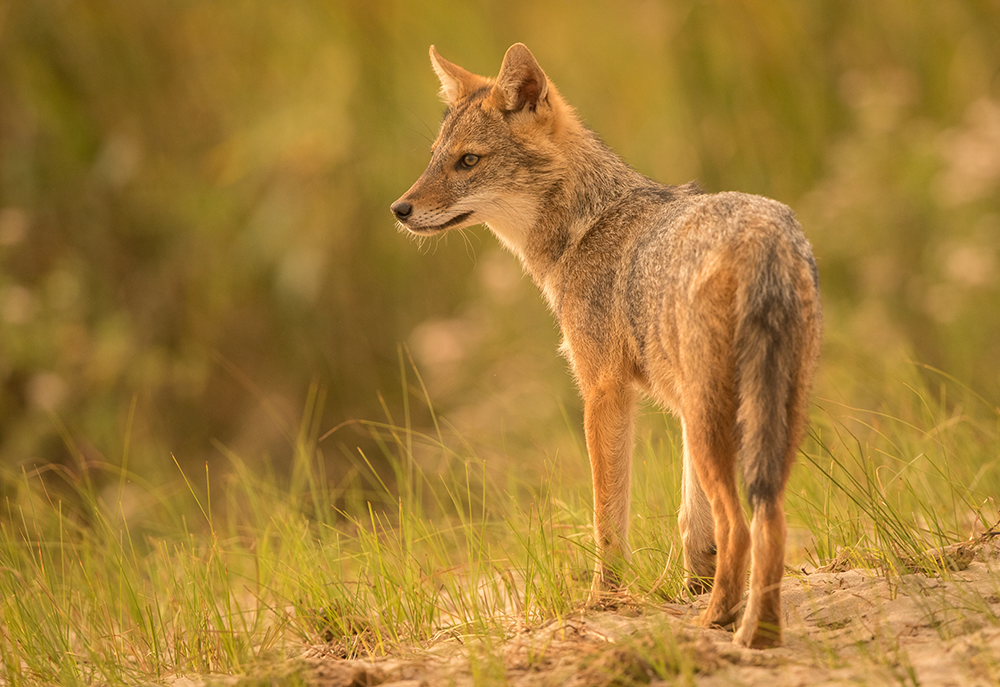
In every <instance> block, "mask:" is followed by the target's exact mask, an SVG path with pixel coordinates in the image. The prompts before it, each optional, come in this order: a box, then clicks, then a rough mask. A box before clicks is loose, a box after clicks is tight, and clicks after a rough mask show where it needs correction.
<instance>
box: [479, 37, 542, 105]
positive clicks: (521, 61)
mask: <svg viewBox="0 0 1000 687" xmlns="http://www.w3.org/2000/svg"><path fill="white" fill-rule="evenodd" d="M548 94H549V80H548V78H547V77H546V76H545V72H543V71H542V68H541V67H539V66H538V62H536V61H535V56H534V55H532V54H531V51H530V50H528V48H527V47H526V46H525V45H524V44H523V43H515V44H514V45H512V46H510V48H509V49H508V50H507V54H506V55H504V57H503V65H502V66H501V67H500V75H499V76H497V80H496V83H495V84H494V85H493V94H492V97H493V99H494V102H496V103H497V105H498V106H499V107H500V108H501V109H503V110H507V111H508V112H517V111H518V110H521V109H523V108H525V107H527V108H529V109H530V110H534V109H535V108H536V107H538V104H539V103H545V102H547V101H546V98H547V96H548Z"/></svg>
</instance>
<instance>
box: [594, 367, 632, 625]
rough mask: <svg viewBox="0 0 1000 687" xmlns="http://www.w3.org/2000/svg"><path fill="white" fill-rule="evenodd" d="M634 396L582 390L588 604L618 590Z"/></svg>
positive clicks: (611, 385)
mask: <svg viewBox="0 0 1000 687" xmlns="http://www.w3.org/2000/svg"><path fill="white" fill-rule="evenodd" d="M634 414H635V390H634V389H633V388H632V385H631V384H630V383H627V382H622V381H620V380H614V381H612V382H607V383H604V384H600V385H596V386H594V387H592V388H586V389H584V409H583V422H584V431H585V433H586V435H587V451H588V452H589V454H590V469H591V474H592V477H593V484H594V530H595V535H596V538H597V568H596V570H595V572H594V583H593V585H592V586H591V591H590V599H589V601H588V603H589V604H591V605H594V604H597V603H600V601H601V598H602V596H603V595H604V593H605V592H610V591H615V590H617V589H619V588H620V587H621V584H622V577H623V575H624V573H625V568H626V566H627V564H628V561H629V559H630V557H631V551H630V549H629V546H628V517H629V502H630V499H631V494H630V490H631V478H632V439H633V433H634V432H633V418H634Z"/></svg>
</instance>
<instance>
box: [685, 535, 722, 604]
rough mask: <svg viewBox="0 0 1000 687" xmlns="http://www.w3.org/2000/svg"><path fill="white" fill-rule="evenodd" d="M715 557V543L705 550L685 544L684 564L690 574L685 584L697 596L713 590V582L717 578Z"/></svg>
mask: <svg viewBox="0 0 1000 687" xmlns="http://www.w3.org/2000/svg"><path fill="white" fill-rule="evenodd" d="M715 559H716V552H715V545H714V544H713V545H712V546H711V547H709V548H707V549H704V550H698V549H696V548H695V547H693V546H685V548H684V566H685V567H686V568H687V571H688V576H687V578H686V579H685V580H684V585H685V586H686V587H687V590H688V591H689V592H691V593H692V594H694V595H695V596H697V595H698V594H704V593H706V592H709V591H711V590H712V582H713V580H714V579H715Z"/></svg>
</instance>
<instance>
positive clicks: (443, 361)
mask: <svg viewBox="0 0 1000 687" xmlns="http://www.w3.org/2000/svg"><path fill="white" fill-rule="evenodd" d="M998 30H1000V5H998V4H997V3H996V2H993V1H992V0H979V1H975V0H966V1H958V0H955V1H953V2H932V1H931V2H918V3H914V2H911V1H910V0H884V1H883V2H879V3H869V2H854V1H850V2H840V1H834V0H827V1H824V2H821V1H819V0H810V1H807V2H798V1H791V0H788V1H781V2H772V3H767V4H759V3H752V2H748V1H734V2H724V3H723V2H707V1H694V0H691V1H683V0H682V1H678V2H655V1H653V0H646V1H642V2H638V1H637V2H624V3H615V4H610V3H590V2H576V3H570V2H565V1H564V2H547V3H538V2H525V1H505V2H458V1H455V2H444V1H442V2H437V3H409V2H401V1H399V0H395V1H392V0H386V1H381V0H380V1H379V2H363V1H361V0H341V1H331V2H321V1H319V0H292V1H290V2H283V3H265V2H250V1H236V0H234V1H227V2H197V1H194V0H190V1H189V0H175V1H173V2H154V1H151V0H140V1H130V2H107V1H104V2H101V1H98V0H52V1H44V2H41V1H33V0H0V461H2V464H3V465H5V466H7V467H8V468H12V467H15V466H16V467H19V466H26V467H27V468H29V469H30V467H31V466H33V465H38V464H46V463H63V464H71V465H75V464H78V461H81V460H82V461H85V462H93V463H101V462H110V463H114V464H118V463H120V462H121V461H123V460H127V461H128V464H129V469H130V470H134V471H136V472H139V473H141V474H144V475H146V477H147V479H149V480H151V481H153V482H155V481H157V480H159V479H163V478H164V477H165V476H170V477H171V478H172V479H173V478H175V476H176V467H175V466H174V464H173V461H172V460H171V458H170V454H171V453H173V454H174V455H176V457H177V460H178V461H179V462H180V463H181V464H182V465H191V464H195V465H200V464H201V463H204V462H205V461H215V460H222V459H223V456H224V454H225V451H224V450H220V449H222V448H223V447H225V448H226V449H228V450H231V451H232V452H234V453H235V454H238V455H240V456H241V457H242V458H243V459H244V460H247V461H250V462H251V463H252V462H253V461H258V460H259V461H267V462H269V463H273V464H275V465H278V466H279V469H278V470H277V472H278V474H279V475H280V474H281V472H282V470H284V468H281V467H280V466H281V465H282V464H283V461H285V460H287V459H288V458H289V457H290V456H291V455H292V453H293V452H294V445H295V442H296V436H297V432H298V426H299V420H298V418H299V417H300V416H301V414H302V409H303V408H304V407H305V406H306V398H307V396H308V390H309V389H310V388H311V387H312V386H313V385H315V388H321V389H324V390H325V405H324V406H323V407H322V411H319V410H317V416H318V422H317V424H318V425H321V426H322V427H324V428H331V427H334V426H336V425H338V424H340V423H341V422H343V421H345V420H350V419H353V418H365V419H378V418H382V417H384V412H385V411H386V410H388V412H389V413H390V414H391V413H393V412H399V411H398V410H394V409H399V408H401V407H405V405H406V403H407V397H408V393H407V392H406V385H405V383H401V380H402V379H403V375H402V374H401V372H400V365H401V362H403V363H404V364H406V365H408V362H407V361H406V351H410V352H412V355H413V358H414V359H415V362H416V365H417V368H418V369H419V370H420V371H421V373H422V375H423V378H424V381H425V382H426V384H427V387H428V390H429V395H430V397H431V398H432V399H433V401H434V403H435V404H436V409H437V410H439V411H440V412H441V413H442V415H443V416H444V417H445V418H447V419H448V420H449V421H450V422H451V423H453V424H454V425H456V426H458V427H460V428H461V432H462V433H463V434H464V435H466V436H487V437H495V438H497V439H498V440H497V441H496V442H495V444H496V453H497V454H501V455H503V454H506V455H515V454H523V455H526V456H528V457H529V458H530V456H531V455H532V454H533V453H537V452H538V451H540V450H544V451H555V450H557V449H559V446H558V445H553V441H552V440H551V439H550V437H551V434H550V430H551V428H553V427H555V426H560V425H561V426H563V427H565V426H567V420H566V418H564V416H565V415H568V416H569V418H568V420H569V422H568V426H571V427H573V428H574V432H576V431H577V430H576V426H577V424H578V423H577V422H576V417H577V412H578V411H577V410H576V408H577V406H578V404H577V403H576V401H575V395H574V392H573V390H572V387H571V381H570V379H569V375H568V374H566V372H565V369H564V365H563V364H562V363H561V362H560V361H558V360H557V359H556V356H555V355H554V349H555V347H556V344H557V341H558V334H557V332H556V330H555V326H554V324H553V322H552V319H551V317H550V316H549V315H548V313H547V312H546V311H545V308H544V306H543V304H542V302H541V299H540V297H539V296H538V294H537V293H536V292H535V289H534V287H533V286H532V285H531V284H530V282H529V281H528V280H526V279H523V278H522V277H521V271H520V267H519V266H518V265H517V264H516V261H515V260H514V259H513V258H511V257H510V256H509V255H506V254H504V253H503V252H502V251H501V250H500V249H499V248H498V247H497V245H496V242H495V241H494V239H493V238H492V237H490V236H489V235H488V232H486V231H485V230H473V231H469V232H466V233H465V234H455V235H452V236H448V237H447V238H445V239H443V240H440V241H436V242H428V243H426V244H422V245H421V244H418V243H416V242H414V241H412V240H410V239H408V238H406V237H404V236H401V235H399V234H398V233H397V231H396V230H395V229H394V226H393V221H392V218H391V216H390V214H389V212H388V206H389V204H390V203H391V202H392V201H393V200H395V199H396V198H397V197H398V196H399V195H400V194H401V193H402V192H403V191H404V190H405V189H406V188H408V187H409V185H410V183H412V181H413V180H414V179H415V178H416V177H417V176H418V175H419V173H420V172H421V171H422V169H423V167H424V165H425V164H426V161H427V159H428V150H427V149H428V145H429V143H430V141H431V140H432V139H433V137H434V135H435V131H436V127H437V124H438V121H439V119H440V112H441V110H442V105H441V104H440V102H439V101H438V100H437V96H436V92H437V89H438V85H437V82H436V79H435V77H434V75H433V73H432V71H431V69H430V65H429V62H428V59H427V47H428V45H430V44H431V43H434V44H436V45H437V47H438V49H439V50H440V51H441V53H442V54H443V55H445V56H446V57H447V58H449V59H451V60H453V61H455V62H457V63H459V64H461V65H463V66H465V67H466V68H468V69H470V70H472V71H475V72H479V73H482V74H487V75H492V74H495V73H496V71H497V69H498V67H499V64H500V60H501V58H502V56H503V53H504V50H505V49H506V48H507V47H508V46H509V45H510V44H511V43H513V42H515V41H523V42H525V43H527V44H528V46H529V47H530V48H531V49H532V50H533V51H534V53H535V55H536V57H537V58H538V59H539V61H540V63H541V64H542V66H543V68H544V69H545V70H546V72H547V73H548V75H549V76H550V78H552V79H553V81H555V82H556V83H557V84H558V85H559V87H560V89H561V91H562V92H563V94H564V95H565V96H566V98H567V99H568V100H569V101H570V102H571V103H572V104H573V105H575V106H576V107H577V108H578V110H579V112H580V113H581V115H582V117H583V118H584V119H585V120H586V121H587V122H588V124H589V125H590V126H591V127H592V128H594V129H595V130H597V131H598V132H600V133H601V135H602V137H604V139H605V140H606V141H608V143H609V144H610V145H611V146H612V147H613V148H614V149H615V150H617V151H618V152H619V153H620V154H621V155H623V157H625V158H626V159H627V160H628V161H629V162H630V163H631V164H632V165H633V166H634V167H636V168H637V169H639V170H640V171H642V172H644V173H646V174H648V175H649V176H652V177H654V178H656V179H658V180H660V181H663V182H667V183H683V182H686V181H688V180H690V179H694V178H696V179H699V180H700V181H701V183H702V184H703V186H705V187H706V188H707V189H709V190H713V191H714V190H724V189H738V190H744V191H748V192H753V193H760V194H764V195H768V196H772V197H775V198H777V199H779V200H781V201H783V202H786V203H788V204H789V205H791V206H792V207H793V208H794V209H795V210H796V211H797V213H798V216H799V219H800V220H801V222H802V224H803V226H804V227H805V229H806V232H807V234H808V235H809V237H810V238H811V240H812V242H813V244H814V247H815V250H816V254H817V256H818V259H819V264H820V271H821V277H822V283H823V291H824V303H825V308H826V320H827V346H826V352H825V358H824V370H825V371H826V374H825V375H824V380H826V381H823V382H821V387H822V388H821V389H820V392H821V393H825V394H828V395H836V394H837V393H838V389H837V383H838V381H837V380H840V379H843V378H845V377H847V376H850V375H854V376H863V375H864V370H865V364H866V363H865V361H868V360H874V361H878V360H882V359H884V358H886V357H887V356H889V357H898V358H900V359H904V358H906V357H908V356H912V357H913V358H914V359H916V360H919V361H921V362H924V363H928V364H931V365H934V366H937V367H939V368H942V369H944V370H946V371H947V372H948V373H950V374H951V375H953V376H954V377H955V378H957V379H958V380H960V381H962V382H963V383H967V384H969V385H971V387H972V388H973V389H974V390H976V391H977V392H979V393H981V394H983V395H984V396H986V397H987V398H989V399H996V398H998V397H1000V278H998V274H997V260H998V257H1000V254H998V251H1000V41H998V40H997V34H998ZM401 345H405V349H404V350H403V351H402V353H401V349H400V346H401ZM409 379H410V380H411V381H412V380H413V377H412V374H411V376H410V377H409ZM857 381H858V380H855V383H857ZM862 382H863V380H862ZM824 385H825V386H824ZM862 386H863V384H862ZM845 388H846V387H845ZM857 388H860V387H855V386H852V387H851V391H849V392H847V391H844V392H843V393H844V394H857V393H861V392H859V391H857ZM871 393H872V394H877V390H871ZM847 400H856V401H857V403H859V404H860V403H863V402H865V401H866V400H867V401H871V402H873V405H877V403H878V399H877V398H875V399H847ZM993 404H994V405H995V402H994V403H993ZM421 412H423V413H424V414H423V415H421ZM412 413H413V415H412V420H411V421H412V422H414V423H416V424H420V423H429V422H430V415H429V411H426V409H425V410H423V411H418V410H417V408H416V404H415V406H414V409H413V410H412ZM562 434H563V435H564V434H566V432H562ZM560 436H562V435H560ZM574 436H575V434H574ZM568 440H571V439H567V441H568ZM368 441H371V439H370V438H368V437H366V435H365V434H364V433H362V432H357V431H355V430H353V429H351V427H347V428H344V429H342V430H339V431H338V432H337V433H335V434H334V435H333V436H332V437H330V438H329V439H327V440H325V441H324V442H321V448H323V450H324V455H325V457H326V459H327V462H328V463H329V464H330V465H329V471H328V474H329V475H330V476H331V479H339V478H342V477H344V476H345V475H347V467H346V465H347V464H348V460H347V456H348V454H350V453H351V452H352V451H353V447H355V446H357V445H359V444H362V445H363V444H364V442H368ZM560 441H561V440H560ZM556 444H558V442H556ZM522 449H524V450H522ZM480 454H481V455H482V454H483V452H482V451H480ZM123 457H124V458H123ZM487 457H488V456H487Z"/></svg>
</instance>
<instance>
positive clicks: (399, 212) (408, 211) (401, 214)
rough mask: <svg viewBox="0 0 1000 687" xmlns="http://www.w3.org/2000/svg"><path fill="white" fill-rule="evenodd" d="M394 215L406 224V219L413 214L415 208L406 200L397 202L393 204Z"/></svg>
mask: <svg viewBox="0 0 1000 687" xmlns="http://www.w3.org/2000/svg"><path fill="white" fill-rule="evenodd" d="M391 209H392V214H394V215H396V219H398V220H399V221H400V222H405V221H406V218H408V217H409V216H410V215H412V214H413V206H412V205H410V204H409V203H407V202H406V201H405V200H397V201H396V202H395V203H393V204H392V208H391Z"/></svg>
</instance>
